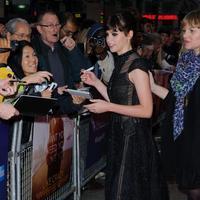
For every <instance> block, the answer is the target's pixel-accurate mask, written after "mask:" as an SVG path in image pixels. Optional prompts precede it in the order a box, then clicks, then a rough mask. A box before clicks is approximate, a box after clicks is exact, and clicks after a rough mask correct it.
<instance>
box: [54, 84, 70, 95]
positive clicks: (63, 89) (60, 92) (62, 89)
mask: <svg viewBox="0 0 200 200" xmlns="http://www.w3.org/2000/svg"><path fill="white" fill-rule="evenodd" d="M67 88H68V86H67V85H64V86H61V87H58V88H57V91H58V94H60V95H62V94H63V93H64V92H67Z"/></svg>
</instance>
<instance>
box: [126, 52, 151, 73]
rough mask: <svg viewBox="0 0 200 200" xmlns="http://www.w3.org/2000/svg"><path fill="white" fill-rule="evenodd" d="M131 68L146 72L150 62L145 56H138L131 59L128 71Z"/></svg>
mask: <svg viewBox="0 0 200 200" xmlns="http://www.w3.org/2000/svg"><path fill="white" fill-rule="evenodd" d="M133 69H141V70H142V71H145V72H148V70H149V69H150V62H149V61H148V60H147V59H146V58H142V57H139V56H138V57H136V58H135V59H134V60H133V62H132V64H131V66H130V68H129V72H130V71H132V70H133Z"/></svg>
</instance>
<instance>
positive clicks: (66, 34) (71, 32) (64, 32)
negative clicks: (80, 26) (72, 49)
mask: <svg viewBox="0 0 200 200" xmlns="http://www.w3.org/2000/svg"><path fill="white" fill-rule="evenodd" d="M61 31H62V32H63V34H64V35H65V36H68V37H73V36H74V35H76V34H77V33H78V31H75V32H73V31H68V30H65V29H63V28H62V29H61Z"/></svg>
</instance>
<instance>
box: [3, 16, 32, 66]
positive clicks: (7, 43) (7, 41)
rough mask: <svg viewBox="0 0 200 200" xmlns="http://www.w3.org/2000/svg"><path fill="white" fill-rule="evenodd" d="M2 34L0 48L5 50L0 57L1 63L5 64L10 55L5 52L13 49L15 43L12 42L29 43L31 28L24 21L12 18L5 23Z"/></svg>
mask: <svg viewBox="0 0 200 200" xmlns="http://www.w3.org/2000/svg"><path fill="white" fill-rule="evenodd" d="M4 34H5V35H3V38H1V39H0V48H2V49H5V53H2V54H1V55H0V60H1V63H7V59H8V56H9V54H10V53H9V52H6V51H9V49H10V48H14V47H15V46H14V45H15V44H16V42H12V41H20V40H27V41H29V42H30V40H31V27H30V25H29V23H28V22H27V21H26V20H25V19H22V18H13V19H11V20H9V21H8V22H7V23H6V25H5V31H4Z"/></svg>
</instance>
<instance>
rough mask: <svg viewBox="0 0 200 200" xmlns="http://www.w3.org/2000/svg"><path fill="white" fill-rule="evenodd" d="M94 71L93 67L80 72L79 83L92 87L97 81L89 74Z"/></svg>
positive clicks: (93, 75) (94, 76)
mask: <svg viewBox="0 0 200 200" xmlns="http://www.w3.org/2000/svg"><path fill="white" fill-rule="evenodd" d="M93 69H94V66H92V67H90V68H88V69H85V70H81V81H82V82H83V83H85V84H87V85H92V86H94V85H95V84H96V82H97V81H98V80H99V79H98V78H97V77H96V75H95V74H94V73H93V72H91V71H92V70H93Z"/></svg>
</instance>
